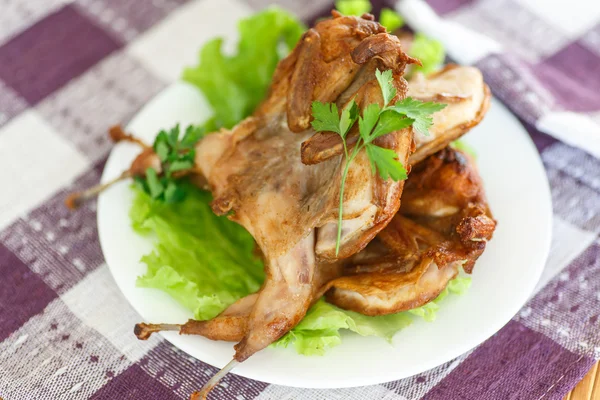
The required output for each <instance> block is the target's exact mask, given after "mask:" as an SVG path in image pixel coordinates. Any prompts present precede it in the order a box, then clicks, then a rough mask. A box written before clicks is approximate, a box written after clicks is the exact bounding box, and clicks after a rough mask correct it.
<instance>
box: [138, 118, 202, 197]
mask: <svg viewBox="0 0 600 400" xmlns="http://www.w3.org/2000/svg"><path fill="white" fill-rule="evenodd" d="M204 134H205V130H204V128H203V127H202V126H194V125H190V126H188V127H187V128H186V130H185V133H184V134H183V137H182V138H181V139H180V136H181V133H180V129H179V124H177V125H175V126H174V127H173V128H171V129H170V130H169V131H168V132H167V131H166V130H161V131H160V132H159V133H158V135H157V136H156V139H155V140H154V144H153V145H152V147H153V149H154V152H155V153H156V155H157V156H158V158H159V159H160V162H161V173H160V174H159V173H158V172H157V171H156V170H155V169H154V168H152V167H149V168H147V169H146V175H145V177H136V182H137V183H138V185H140V186H141V187H142V189H143V190H144V191H145V192H146V193H148V194H149V195H150V196H151V197H152V198H153V199H158V200H162V201H165V202H166V203H174V202H177V201H181V200H183V198H184V197H185V191H184V190H183V189H182V188H181V186H180V185H179V184H178V182H177V179H178V178H179V177H181V176H182V175H183V174H184V173H185V171H188V170H190V169H191V168H192V167H193V166H194V157H195V156H196V151H195V149H194V146H195V145H196V143H197V142H198V140H200V138H202V137H203V136H204Z"/></svg>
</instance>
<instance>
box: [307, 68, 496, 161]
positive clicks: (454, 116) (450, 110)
mask: <svg viewBox="0 0 600 400" xmlns="http://www.w3.org/2000/svg"><path fill="white" fill-rule="evenodd" d="M407 96H409V97H413V98H415V99H418V100H422V101H435V102H440V103H445V104H447V106H446V107H445V108H444V109H442V110H441V111H438V112H436V113H435V114H433V126H432V128H431V129H430V131H429V136H424V135H415V144H416V151H415V152H414V153H413V154H412V155H411V156H410V158H409V164H410V165H412V164H415V163H417V162H419V161H421V160H424V159H425V158H426V157H427V156H429V155H431V154H433V153H435V152H436V151H438V150H441V149H443V148H444V147H446V146H448V145H449V144H450V143H451V142H452V141H453V140H456V139H457V138H459V137H460V136H462V135H464V134H465V133H466V132H468V131H469V130H470V129H471V128H473V127H474V126H475V125H477V124H478V123H479V122H481V119H482V118H483V116H484V115H485V113H486V112H487V109H488V107H489V102H490V97H491V94H490V90H489V88H488V87H487V85H486V84H485V83H484V82H483V76H482V75H481V72H480V71H479V70H478V69H477V68H474V67H466V66H458V65H454V64H449V65H446V66H445V67H444V68H443V69H441V70H440V71H438V72H434V73H432V74H429V75H427V76H425V75H423V74H421V73H416V74H414V76H413V77H412V78H411V79H410V80H409V82H408V93H407ZM356 139H357V136H352V135H351V136H350V137H349V138H348V140H347V142H348V144H349V145H353V144H354V143H355V142H356ZM342 151H343V146H342V141H341V139H340V137H339V136H338V135H336V134H334V133H328V132H323V133H319V134H317V135H314V136H313V137H311V138H310V139H308V140H307V141H305V142H303V143H302V162H303V163H305V164H309V165H312V164H318V163H320V162H323V161H325V160H328V159H329V158H331V157H335V156H337V155H339V154H341V153H342Z"/></svg>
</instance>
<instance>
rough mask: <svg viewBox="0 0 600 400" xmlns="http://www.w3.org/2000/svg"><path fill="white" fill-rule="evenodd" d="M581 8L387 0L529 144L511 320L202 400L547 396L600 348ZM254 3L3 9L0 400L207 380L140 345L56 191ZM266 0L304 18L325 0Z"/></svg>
mask: <svg viewBox="0 0 600 400" xmlns="http://www.w3.org/2000/svg"><path fill="white" fill-rule="evenodd" d="M584 1H585V0H570V1H569V2H568V7H565V6H563V4H564V3H563V2H558V1H557V2H546V1H542V0H518V1H517V0H513V1H508V0H502V1H496V0H494V1H492V0H489V1H480V2H476V1H467V0H448V1H446V0H435V1H434V0H431V2H430V4H431V6H433V9H434V10H436V11H437V12H438V13H439V14H443V15H444V19H443V21H445V22H443V23H441V24H440V23H439V22H438V18H437V16H436V14H435V13H433V12H432V11H431V10H430V9H428V8H427V7H426V5H425V4H424V3H422V2H418V1H416V0H407V1H406V2H405V3H401V4H400V5H399V8H400V9H401V10H402V12H403V14H404V16H405V17H406V20H407V21H408V22H409V23H410V24H412V26H413V27H414V28H416V29H417V30H423V31H425V32H426V33H428V34H430V35H432V36H436V37H438V38H439V39H440V40H442V41H443V42H444V43H445V45H446V46H447V48H448V51H449V53H450V55H451V57H452V58H454V59H455V60H457V61H460V62H464V63H475V64H476V65H477V66H478V67H479V68H481V69H482V70H483V71H484V73H485V75H486V80H487V81H488V83H489V84H490V86H491V88H492V90H493V92H494V94H495V95H496V96H498V97H499V98H500V99H502V100H503V101H504V102H505V103H506V104H507V105H508V106H510V107H511V108H512V109H513V111H515V113H517V114H518V115H519V117H520V118H521V119H522V120H524V121H525V122H526V123H527V127H528V129H529V131H530V133H531V135H532V138H533V139H534V141H535V143H536V145H537V146H538V149H539V150H540V152H541V154H542V158H543V160H544V163H545V166H546V170H547V174H548V178H549V180H550V184H551V188H552V197H553V202H554V228H553V229H554V231H553V236H554V240H553V244H552V249H551V253H550V257H549V260H548V263H547V266H546V270H545V272H544V275H543V277H542V281H541V282H540V284H539V286H538V291H537V292H536V294H535V295H534V296H533V297H532V298H531V300H530V301H529V303H528V304H527V305H526V306H525V307H524V308H523V309H522V310H521V312H520V313H519V314H518V315H517V316H516V317H515V318H514V319H513V320H512V321H510V322H509V323H508V325H506V326H505V327H504V328H503V329H502V330H501V331H500V332H498V333H497V334H496V335H495V336H493V337H492V338H490V339H489V340H488V341H487V342H485V343H483V344H482V345H480V346H479V347H477V348H475V349H473V350H471V351H469V352H468V353H467V354H464V355H462V356H460V357H458V358H457V359H455V360H452V361H450V362H448V363H446V364H444V365H441V366H439V367H437V368H434V369H432V370H430V371H427V372H424V373H422V374H419V375H417V376H414V377H411V378H408V379H404V380H400V381H396V382H390V383H387V384H382V385H374V386H367V387H360V388H353V389H339V390H308V389H297V388H289V387H283V386H277V385H268V384H265V383H262V382H257V381H252V380H249V379H245V378H241V377H238V376H236V375H231V374H230V375H229V376H227V377H226V378H225V379H224V380H223V385H222V386H219V387H218V388H217V389H216V390H215V391H214V392H213V393H212V398H213V399H227V400H234V399H235V400H250V399H258V400H266V399H273V400H282V399H310V400H317V399H319V400H329V399H332V400H335V399H340V400H342V399H357V400H358V399H360V400H383V399H385V400H400V399H403V400H404V399H420V398H424V399H444V400H453V399H560V398H562V396H563V395H564V394H565V393H567V392H568V390H570V389H571V388H572V387H573V386H574V385H575V384H576V383H577V382H578V381H579V380H580V379H581V378H582V377H583V375H584V374H585V373H586V371H587V370H588V369H589V368H590V367H591V366H592V364H593V363H594V361H595V360H597V359H599V358H600V320H599V318H600V317H599V314H600V243H599V241H598V233H599V232H600V173H599V172H600V161H599V160H598V159H596V158H594V157H593V156H592V154H596V155H598V154H600V150H599V149H600V145H599V144H598V143H599V140H600V135H599V134H598V129H597V125H596V124H597V121H598V119H599V113H598V109H599V108H598V105H599V102H600V100H599V99H600V96H599V95H600V87H599V85H600V73H599V72H598V71H599V70H598V68H599V67H598V66H599V65H600V63H598V62H596V59H597V58H598V57H600V46H599V45H598V43H599V41H598V37H599V34H600V30H599V26H598V25H597V23H598V22H597V21H598V16H599V15H600V9H599V7H600V6H599V4H600V3H598V2H591V1H585V4H587V5H588V6H589V9H587V10H586V11H585V12H578V13H576V11H575V10H576V9H577V7H579V6H581V5H582V4H584ZM268 3H270V1H268V0H190V1H187V0H162V1H152V2H150V1H147V0H128V1H127V2H121V1H109V0H94V1H92V0H77V1H69V0H49V1H44V2H41V1H35V0H20V1H9V2H3V3H2V4H3V5H2V12H1V13H0V184H1V186H0V188H1V189H0V193H1V196H0V397H1V398H3V399H6V400H20V399H87V398H93V399H107V400H108V399H110V400H113V399H160V400H162V399H184V398H186V397H187V396H188V395H189V394H190V393H191V392H192V391H194V390H195V389H198V388H199V387H200V386H202V384H203V383H205V382H206V381H207V379H208V378H209V377H210V376H212V375H213V374H214V373H215V372H216V369H215V368H213V367H211V366H209V365H207V364H205V363H203V362H201V361H199V360H196V359H194V358H192V357H189V356H188V355H186V354H185V353H183V352H181V351H179V350H178V349H177V348H175V347H173V346H171V345H170V344H169V343H168V342H166V341H165V340H164V339H162V337H160V336H159V335H156V336H154V337H152V338H151V339H150V340H149V341H147V342H139V341H137V339H136V338H135V337H134V335H133V334H132V332H131V331H132V327H133V325H134V324H135V323H136V322H138V321H139V320H140V316H139V315H138V314H137V313H136V312H135V311H134V310H133V308H132V307H131V306H130V305H129V303H128V302H127V301H126V300H125V298H124V297H123V295H122V294H121V292H120V291H119V289H118V288H117V286H116V284H115V282H114V281H113V279H112V277H111V275H110V273H109V271H108V269H107V266H106V264H105V262H104V258H103V256H102V252H101V250H100V246H99V243H98V235H97V231H96V211H95V203H89V204H87V205H86V206H84V207H82V208H81V209H79V210H77V211H76V212H69V211H67V210H66V209H65V208H64V207H63V200H64V196H65V193H67V192H69V191H70V190H72V188H74V187H77V188H81V187H85V186H90V185H92V184H94V183H97V182H98V180H99V176H100V173H101V171H102V168H103V165H104V161H105V160H106V156H107V154H108V151H109V150H110V144H109V142H108V140H107V138H106V128H107V127H108V126H109V125H110V124H114V123H119V122H120V123H126V122H127V121H128V120H129V119H130V118H131V116H132V115H134V114H135V112H136V111H137V110H138V109H139V108H140V107H142V106H143V105H144V104H145V103H146V102H147V101H148V100H149V99H150V98H152V97H153V96H154V95H155V94H157V93H158V92H160V91H161V90H162V89H163V88H164V87H166V86H167V85H168V84H170V83H171V82H173V81H175V80H176V79H178V78H179V76H180V73H181V70H182V68H183V66H185V65H190V64H193V63H194V61H195V59H196V51H197V49H198V48H199V46H200V45H201V44H202V43H204V42H205V41H206V40H208V39H209V38H211V37H214V36H215V35H226V36H230V37H231V36H233V37H234V36H235V25H236V23H237V20H238V19H239V18H240V17H243V16H245V15H248V14H249V13H251V12H252V10H253V9H259V8H262V7H263V6H265V5H267V4H268ZM281 3H282V5H283V6H285V7H287V8H289V9H291V10H292V11H294V12H296V13H297V14H298V15H300V16H301V17H302V18H304V19H306V20H307V21H309V20H312V19H314V18H315V17H316V16H321V15H324V14H325V13H326V12H327V11H328V10H329V9H330V8H331V6H332V4H331V2H330V1H325V0H311V1H306V2H304V1H303V2H299V1H295V0H285V1H282V2H281ZM375 3H378V5H379V6H381V5H382V1H379V2H375ZM550 3H552V4H550ZM390 5H393V4H390ZM594 24H596V25H594ZM466 28H469V30H466ZM594 29H595V30H594ZM471 31H476V32H478V33H479V34H478V35H473V34H472V33H471ZM594 120H595V121H596V122H594ZM586 124H587V125H586ZM586 126H589V128H586ZM536 127H537V128H539V129H540V130H543V131H545V132H548V133H550V134H551V135H553V136H554V137H555V138H557V139H560V140H557V139H555V138H552V137H550V136H547V135H545V134H541V133H539V132H538V130H537V129H536ZM571 144H572V145H576V146H581V148H582V149H583V150H581V149H578V148H575V147H571V146H570V145H571ZM506 157H507V162H512V160H511V158H510V157H511V155H510V154H507V155H506ZM517 195H518V194H517ZM523 223H527V222H526V221H524V222H523ZM509 295H510V293H507V296H509ZM115 310H118V311H115ZM490 312H493V311H490ZM470 329H471V327H465V335H468V334H469V332H470ZM316 361H318V360H315V362H316ZM373 370H374V371H376V370H377V366H373Z"/></svg>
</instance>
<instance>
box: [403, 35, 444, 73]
mask: <svg viewBox="0 0 600 400" xmlns="http://www.w3.org/2000/svg"><path fill="white" fill-rule="evenodd" d="M408 53H409V54H410V55H411V56H412V57H415V58H418V59H419V60H421V64H423V66H421V67H419V66H418V65H415V66H413V71H420V72H422V73H424V74H428V73H430V72H433V71H435V70H436V69H438V68H439V67H440V66H441V65H442V64H443V62H444V58H445V57H446V52H445V51H444V46H443V45H442V44H441V43H440V42H439V41H437V40H435V39H431V38H429V37H427V36H425V35H424V34H422V33H421V32H417V33H416V34H415V38H414V40H413V42H412V45H411V46H410V49H409V51H408Z"/></svg>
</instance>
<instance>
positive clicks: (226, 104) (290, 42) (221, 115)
mask: <svg viewBox="0 0 600 400" xmlns="http://www.w3.org/2000/svg"><path fill="white" fill-rule="evenodd" d="M238 30H239V33H240V38H241V39H240V41H239V43H238V45H237V51H236V53H235V54H233V55H226V54H224V53H223V49H222V47H223V39H221V38H217V39H213V40H211V41H209V42H208V43H206V44H205V45H204V47H203V48H202V49H201V50H200V55H199V64H198V65H197V66H195V67H190V68H186V69H185V70H184V71H183V79H184V80H185V81H188V82H190V83H192V84H194V85H196V86H197V87H198V88H199V89H200V90H201V91H202V93H203V94H204V96H205V97H206V98H207V100H208V102H209V103H210V105H211V106H212V108H213V110H214V113H215V115H214V118H213V123H214V126H215V127H216V128H220V127H225V128H231V127H232V126H234V125H235V124H237V123H238V122H239V121H241V120H242V119H244V118H245V117H247V116H248V115H250V114H251V113H252V112H253V111H254V109H255V108H256V106H257V105H258V104H259V103H260V102H261V101H262V100H263V99H264V98H265V96H266V93H267V89H268V87H269V84H270V82H271V78H272V76H273V72H274V71H275V67H276V66H277V63H278V62H279V60H280V59H281V58H283V57H285V56H286V55H287V54H288V53H289V51H290V50H291V49H292V48H293V47H294V46H295V45H296V42H298V40H299V39H300V36H302V34H303V33H304V31H305V30H306V27H305V26H304V25H303V24H302V23H301V22H299V21H298V20H297V19H296V18H295V17H294V16H293V15H291V14H289V13H288V12H286V11H284V10H282V9H280V8H276V7H271V8H268V9H266V10H264V11H262V12H259V13H257V14H255V15H253V16H251V17H249V18H246V19H242V20H241V21H240V22H239V25H238Z"/></svg>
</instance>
